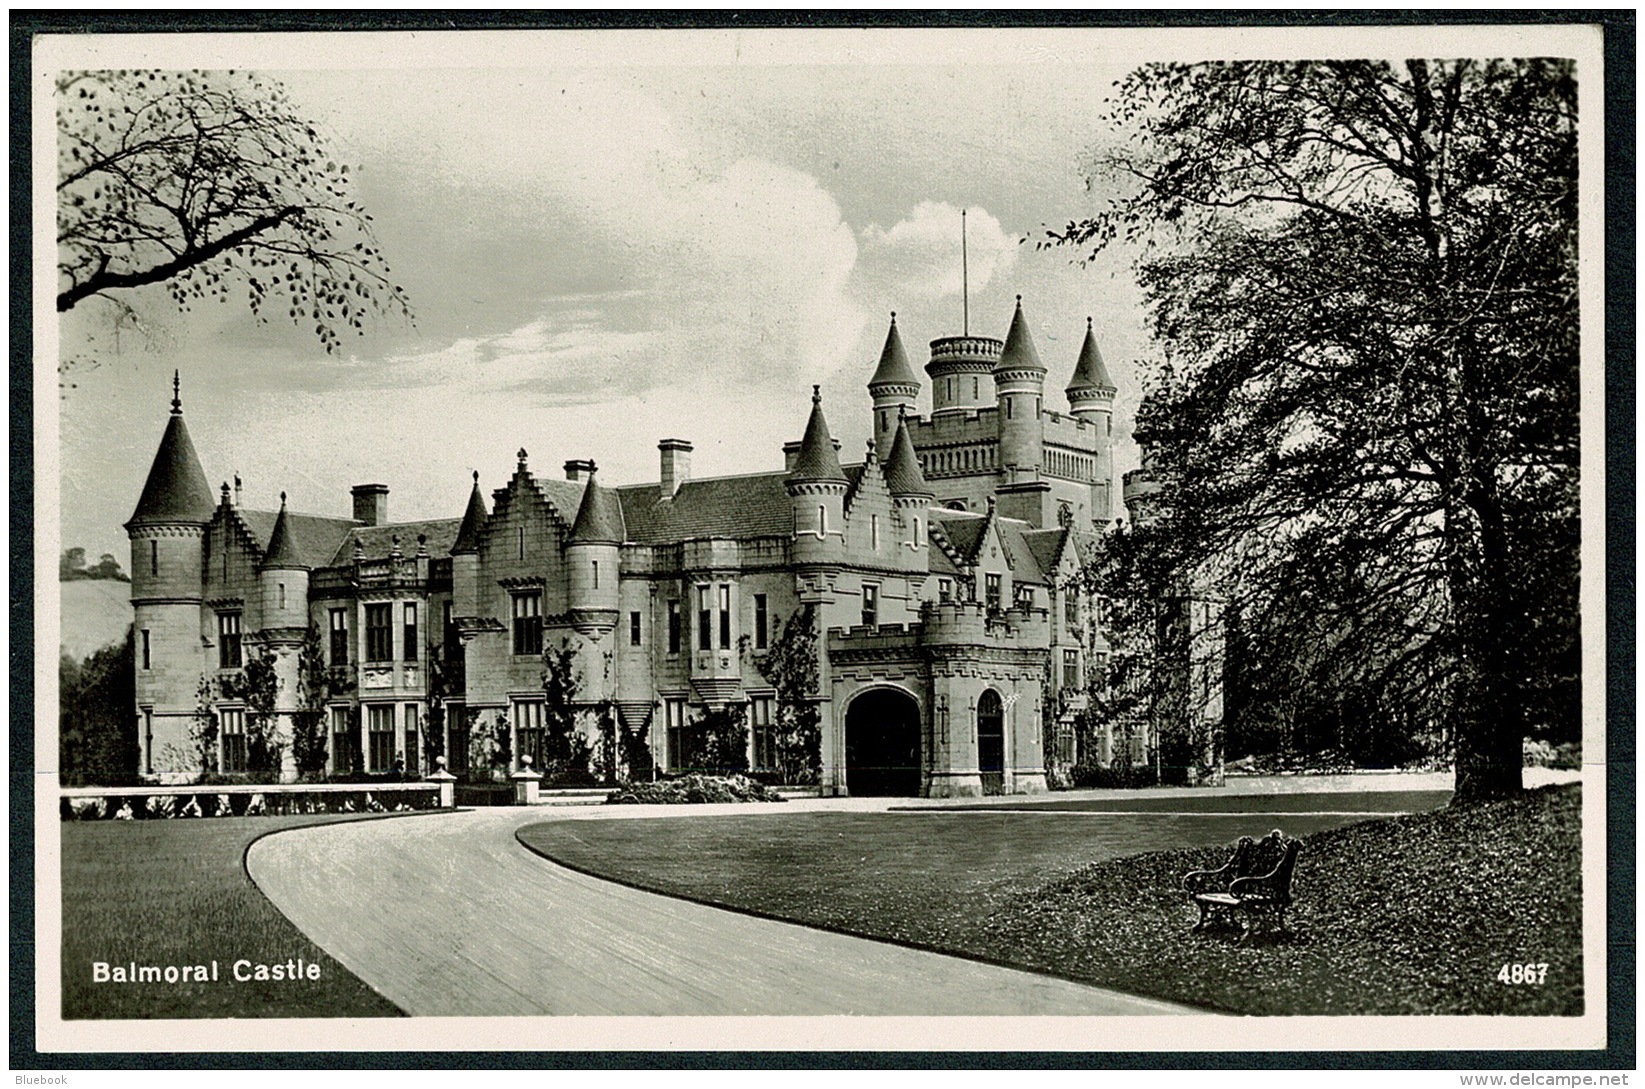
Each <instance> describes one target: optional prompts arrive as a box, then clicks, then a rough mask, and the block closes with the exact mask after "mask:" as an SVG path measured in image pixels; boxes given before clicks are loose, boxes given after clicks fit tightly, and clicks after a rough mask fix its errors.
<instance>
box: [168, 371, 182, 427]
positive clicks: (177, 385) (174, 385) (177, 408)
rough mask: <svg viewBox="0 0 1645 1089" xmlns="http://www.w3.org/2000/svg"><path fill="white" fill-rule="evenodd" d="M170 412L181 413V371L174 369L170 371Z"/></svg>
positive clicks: (175, 414) (173, 413)
mask: <svg viewBox="0 0 1645 1089" xmlns="http://www.w3.org/2000/svg"><path fill="white" fill-rule="evenodd" d="M171 414H172V415H173V416H181V415H182V414H183V372H181V371H175V370H174V371H172V372H171Z"/></svg>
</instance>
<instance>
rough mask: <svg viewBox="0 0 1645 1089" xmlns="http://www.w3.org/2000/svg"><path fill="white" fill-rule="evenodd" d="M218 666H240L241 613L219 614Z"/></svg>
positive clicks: (233, 667) (235, 667)
mask: <svg viewBox="0 0 1645 1089" xmlns="http://www.w3.org/2000/svg"><path fill="white" fill-rule="evenodd" d="M217 667H218V668H219V669H239V668H240V614H239V613H218V614H217Z"/></svg>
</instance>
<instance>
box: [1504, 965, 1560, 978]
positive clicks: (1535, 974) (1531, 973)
mask: <svg viewBox="0 0 1645 1089" xmlns="http://www.w3.org/2000/svg"><path fill="white" fill-rule="evenodd" d="M1496 977H1497V979H1498V980H1499V981H1501V982H1503V983H1543V982H1545V981H1546V980H1547V979H1548V966H1547V965H1546V964H1504V965H1503V966H1502V971H1500V972H1498V973H1497V974H1496Z"/></svg>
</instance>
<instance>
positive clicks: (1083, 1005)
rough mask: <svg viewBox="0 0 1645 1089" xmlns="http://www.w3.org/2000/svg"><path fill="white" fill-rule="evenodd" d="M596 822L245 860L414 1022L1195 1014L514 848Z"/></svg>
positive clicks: (281, 849) (439, 820) (425, 833)
mask: <svg viewBox="0 0 1645 1089" xmlns="http://www.w3.org/2000/svg"><path fill="white" fill-rule="evenodd" d="M880 801H881V804H885V802H887V801H889V799H885V800H880ZM818 804H827V803H816V802H813V803H811V805H818ZM858 804H860V803H858ZM811 805H795V806H794V807H793V809H800V808H810V807H811ZM638 808H641V807H636V808H627V807H625V809H626V812H624V814H623V815H624V816H625V817H626V816H634V817H638V816H641V815H642V814H641V812H638V811H636V809H638ZM720 808H722V807H718V806H715V807H700V808H698V809H697V811H698V812H699V813H701V815H702V816H703V818H704V819H712V815H711V811H712V810H717V809H720ZM724 808H726V809H730V810H735V809H741V810H742V811H743V812H747V811H748V809H749V808H753V807H724ZM757 808H760V809H766V808H767V807H764V806H761V807H757ZM787 808H788V807H779V806H771V807H770V809H771V810H776V811H782V810H783V809H787ZM643 809H644V810H652V811H663V812H670V811H671V815H677V814H678V813H679V809H678V807H665V806H659V807H650V806H647V807H643ZM789 811H793V810H792V809H791V810H789ZM596 815H597V814H596V813H590V812H588V810H586V809H585V810H582V811H580V812H578V811H572V810H552V809H545V808H534V809H497V810H477V811H470V812H459V813H452V814H448V815H438V816H434V815H430V816H418V817H415V818H411V819H406V820H387V821H367V822H362V823H350V824H337V825H327V826H321V827H316V828H304V829H297V830H294V831H291V832H283V833H280V834H278V835H274V836H269V837H266V838H264V839H261V840H258V841H257V842H256V843H255V844H253V845H252V848H251V850H250V851H249V852H248V854H247V856H246V866H247V869H248V871H249V872H250V874H251V877H252V880H254V881H255V882H256V883H257V885H258V887H259V888H261V889H262V891H263V892H264V894H265V895H267V896H268V897H269V899H270V900H272V901H273V902H274V904H275V906H276V907H278V908H279V909H280V911H281V912H283V913H284V914H285V915H286V917H287V918H289V919H290V920H291V921H292V922H293V923H294V924H296V926H297V927H298V928H299V929H301V930H302V931H303V932H304V933H305V934H307V935H308V936H309V937H310V938H311V939H312V940H314V941H315V942H316V943H317V944H319V945H320V946H321V947H322V948H324V949H325V950H326V951H327V952H328V953H330V954H331V955H332V956H333V957H335V958H336V959H337V960H338V961H339V962H341V963H342V964H343V965H344V966H345V967H347V968H348V969H349V970H350V971H352V972H354V973H355V974H356V975H358V976H359V977H360V978H361V979H363V980H365V981H366V982H367V983H368V984H369V985H371V986H372V987H373V988H375V989H376V990H377V991H379V992H381V993H382V994H383V995H384V996H385V997H387V998H388V999H389V1000H390V1001H392V1002H393V1003H395V1005H397V1006H399V1007H400V1008H401V1009H403V1010H405V1011H406V1012H407V1013H410V1014H413V1015H417V1016H499V1015H533V1014H623V1015H686V1016H690V1015H813V1016H815V1015H830V1014H874V1015H944V1014H968V1015H978V1014H1006V1015H1114V1014H1164V1013H1190V1012H1198V1011H1190V1010H1186V1009H1183V1008H1181V1007H1177V1006H1173V1005H1171V1004H1169V1003H1165V1002H1159V1001H1156V1000H1153V999H1147V998H1137V997H1133V996H1130V995H1122V994H1118V993H1114V992H1110V991H1105V990H1101V989H1099V988H1095V987H1089V986H1085V985H1083V984H1078V983H1073V982H1069V981H1065V980H1060V979H1054V978H1051V977H1048V976H1041V975H1036V974H1034V973H1030V972H1023V971H1017V970H1014V969H1009V968H1002V967H998V966H995V965H989V964H981V963H978V962H975V961H968V960H963V959H960V958H957V957H948V956H943V955H941V954H937V953H929V952H924V951H921V950H914V949H906V948H903V947H900V946H893V945H886V944H883V943H880V942H875V941H871V940H868V939H865V938H856V937H851V936H849V935H843V934H833V933H827V932H824V931H818V930H812V929H809V928H806V927H802V926H796V925H793V924H789V923H781V922H774V921H771V920H767V919H756V918H752V917H749V916H744V915H738V914H735V913H732V912H727V911H722V910H719V909H717V908H710V907H705V906H702V905H698V904H691V903H687V902H685V901H681V900H676V899H673V898H671V897H666V896H659V895H656V894H653V893H646V892H640V891H638V890H635V889H630V888H625V887H622V886H619V885H614V884H612V883H610V882H607V881H601V880H599V879H597V878H592V877H587V876H585V875H582V874H578V873H574V872H572V871H570V870H567V869H565V868H563V867H560V866H557V865H555V864H553V863H551V862H548V861H547V860H545V859H542V858H540V857H538V856H536V855H534V854H532V853H530V852H529V851H527V850H526V849H525V848H524V847H522V846H521V845H520V844H519V843H518V842H517V841H516V840H515V838H514V832H515V829H516V828H518V827H520V826H521V825H525V824H533V823H540V822H542V821H543V820H544V819H545V818H546V819H555V818H556V817H564V818H568V819H589V818H591V817H594V816H596ZM598 815H601V816H611V815H615V814H614V813H613V811H612V810H605V811H604V813H603V814H598ZM657 815H661V812H658V813H657Z"/></svg>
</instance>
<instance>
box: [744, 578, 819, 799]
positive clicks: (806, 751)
mask: <svg viewBox="0 0 1645 1089" xmlns="http://www.w3.org/2000/svg"><path fill="white" fill-rule="evenodd" d="M755 664H756V666H757V667H758V668H759V671H760V674H761V675H762V676H764V677H765V679H766V680H768V681H770V682H771V684H772V685H773V686H774V687H775V688H776V689H777V721H776V723H775V726H776V748H777V764H778V769H779V770H780V771H781V772H782V779H783V782H785V783H794V784H807V783H815V782H816V781H817V779H818V776H819V775H820V774H821V772H822V718H821V715H820V714H819V713H818V711H817V682H818V678H819V676H820V672H819V662H818V659H817V610H816V607H815V606H812V605H802V606H801V607H800V609H799V610H798V611H797V612H795V613H794V614H792V615H791V616H789V617H788V619H787V620H785V621H783V624H782V629H781V630H780V631H779V632H778V634H777V638H776V639H775V640H774V641H773V642H772V644H771V648H770V649H769V650H768V651H766V653H765V654H764V655H763V656H761V657H759V658H756V659H755Z"/></svg>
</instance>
